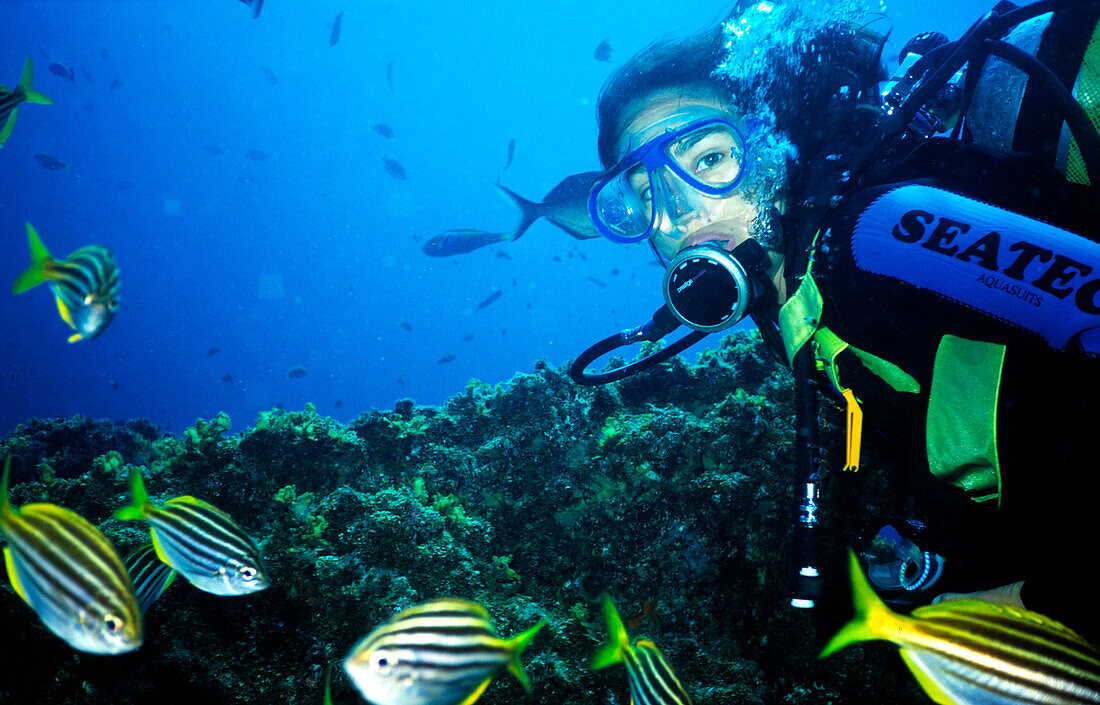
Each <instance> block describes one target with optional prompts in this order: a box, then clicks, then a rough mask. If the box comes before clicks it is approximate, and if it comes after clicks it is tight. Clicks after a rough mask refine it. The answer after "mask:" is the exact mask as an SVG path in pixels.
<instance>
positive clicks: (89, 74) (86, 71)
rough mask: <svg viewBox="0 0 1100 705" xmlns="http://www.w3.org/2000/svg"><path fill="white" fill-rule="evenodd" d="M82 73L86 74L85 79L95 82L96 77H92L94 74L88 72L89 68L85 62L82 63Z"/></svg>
mask: <svg viewBox="0 0 1100 705" xmlns="http://www.w3.org/2000/svg"><path fill="white" fill-rule="evenodd" d="M80 73H82V74H84V80H85V81H87V82H88V83H95V79H94V78H92V74H91V73H89V72H88V69H87V68H85V66H84V64H81V65H80Z"/></svg>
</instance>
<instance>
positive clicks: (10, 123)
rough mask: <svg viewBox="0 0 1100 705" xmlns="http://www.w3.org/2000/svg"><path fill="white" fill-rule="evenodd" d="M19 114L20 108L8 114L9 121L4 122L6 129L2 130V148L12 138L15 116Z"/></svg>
mask: <svg viewBox="0 0 1100 705" xmlns="http://www.w3.org/2000/svg"><path fill="white" fill-rule="evenodd" d="M18 114H19V106H16V107H14V108H12V109H11V112H10V113H8V119H7V120H5V121H4V127H3V128H0V147H3V146H4V143H5V142H7V141H8V138H9V137H11V131H12V130H14V129H15V116H16V115H18Z"/></svg>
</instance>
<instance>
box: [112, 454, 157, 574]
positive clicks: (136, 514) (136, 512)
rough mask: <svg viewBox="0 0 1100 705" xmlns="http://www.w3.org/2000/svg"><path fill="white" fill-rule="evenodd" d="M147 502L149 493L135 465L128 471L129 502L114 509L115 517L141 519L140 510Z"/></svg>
mask: <svg viewBox="0 0 1100 705" xmlns="http://www.w3.org/2000/svg"><path fill="white" fill-rule="evenodd" d="M148 503H149V493H148V492H146V491H145V482H144V481H143V480H142V479H141V468H137V467H135V468H134V469H133V470H131V471H130V503H129V504H128V505H126V506H125V507H123V508H122V509H119V510H118V511H116V512H115V518H116V519H122V520H124V521H128V520H133V519H141V518H142V511H143V509H144V508H145V505H146V504H148ZM154 541H155V537H154ZM158 554H159V552H158Z"/></svg>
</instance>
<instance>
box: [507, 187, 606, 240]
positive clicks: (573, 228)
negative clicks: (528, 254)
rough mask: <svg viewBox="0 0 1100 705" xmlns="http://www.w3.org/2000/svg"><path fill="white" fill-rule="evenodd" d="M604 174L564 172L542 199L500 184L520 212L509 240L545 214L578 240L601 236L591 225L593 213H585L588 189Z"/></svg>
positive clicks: (586, 210) (515, 238)
mask: <svg viewBox="0 0 1100 705" xmlns="http://www.w3.org/2000/svg"><path fill="white" fill-rule="evenodd" d="M601 174H603V172H602V171H586V172H584V173H581V174H574V175H572V176H567V177H565V178H564V179H562V180H561V182H559V183H558V185H557V186H555V187H554V188H552V189H550V193H548V194H546V197H545V198H543V199H542V203H535V202H534V201H528V200H527V199H526V198H524V197H523V196H520V195H519V194H517V193H515V192H514V191H512V190H511V189H508V188H507V187H505V186H502V185H500V184H497V188H499V189H500V190H501V191H502V192H503V193H504V194H505V195H506V196H507V197H508V198H509V199H510V200H511V201H512V202H513V203H515V204H516V206H518V207H519V209H520V211H521V212H522V217H521V218H520V221H519V224H518V225H516V229H515V230H514V231H513V234H512V237H511V238H510V239H512V240H518V239H519V237H520V235H523V233H525V232H527V228H529V227H531V224H532V223H534V222H535V221H536V220H538V219H539V218H546V219H547V220H549V221H550V222H551V223H553V224H554V225H556V226H558V227H559V228H561V229H562V230H564V231H565V232H567V233H569V234H570V235H572V236H573V237H575V238H577V239H578V240H590V239H593V238H598V237H600V233H599V232H598V231H597V230H596V227H595V226H594V225H592V216H591V215H589V213H588V192H589V191H590V190H591V188H592V183H593V182H594V181H595V180H596V178H597V177H599V176H600V175H601Z"/></svg>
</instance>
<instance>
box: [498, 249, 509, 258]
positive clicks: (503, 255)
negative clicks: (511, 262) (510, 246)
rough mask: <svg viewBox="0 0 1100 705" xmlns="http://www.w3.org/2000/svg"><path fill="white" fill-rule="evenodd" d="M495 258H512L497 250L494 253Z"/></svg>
mask: <svg viewBox="0 0 1100 705" xmlns="http://www.w3.org/2000/svg"><path fill="white" fill-rule="evenodd" d="M496 256H497V259H512V256H511V255H509V254H508V253H507V252H505V251H504V250H497V251H496Z"/></svg>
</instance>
